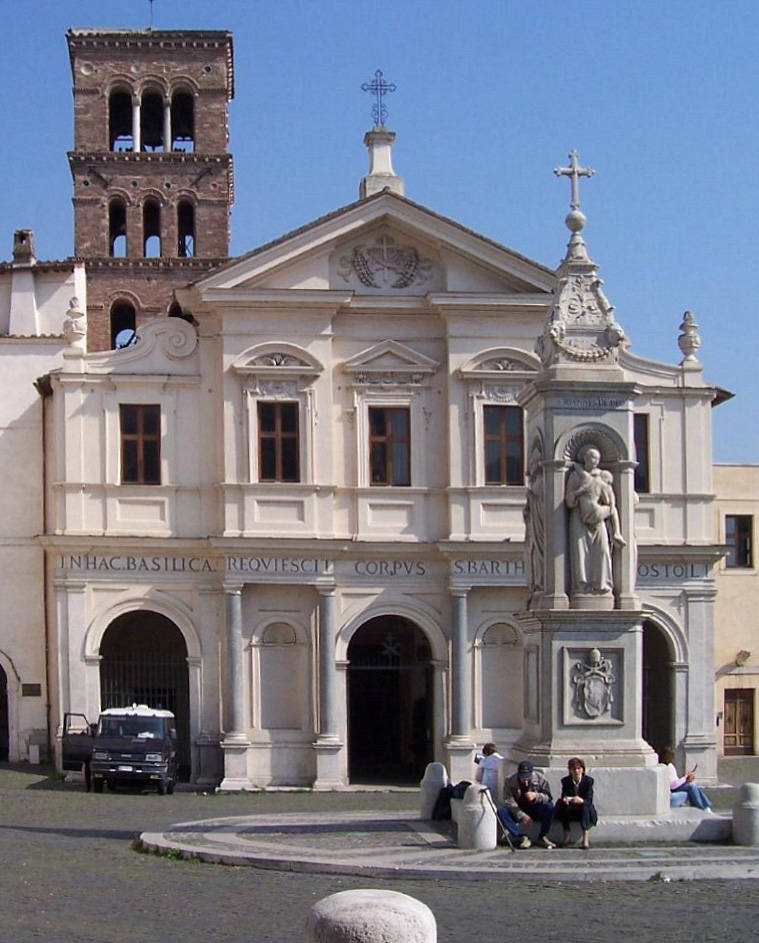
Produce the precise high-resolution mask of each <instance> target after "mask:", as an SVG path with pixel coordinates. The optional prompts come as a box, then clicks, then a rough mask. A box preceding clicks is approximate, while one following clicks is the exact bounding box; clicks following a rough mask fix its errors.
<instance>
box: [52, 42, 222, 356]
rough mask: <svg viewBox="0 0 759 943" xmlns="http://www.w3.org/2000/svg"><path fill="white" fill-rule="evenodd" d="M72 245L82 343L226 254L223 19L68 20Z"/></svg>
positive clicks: (146, 314)
mask: <svg viewBox="0 0 759 943" xmlns="http://www.w3.org/2000/svg"><path fill="white" fill-rule="evenodd" d="M67 40H68V47H69V57H70V61H71V71H72V75H73V83H74V86H73V90H74V150H73V151H70V152H69V155H68V156H69V165H70V167H71V175H72V178H73V186H74V196H73V202H74V254H75V256H76V257H77V258H79V259H81V260H83V261H85V262H86V265H87V280H88V292H87V299H88V311H87V315H88V317H87V322H88V332H89V334H88V348H89V349H90V350H107V349H108V348H112V347H116V346H123V345H125V344H127V343H129V342H130V340H131V339H132V338H133V337H134V332H135V330H136V329H138V328H139V325H140V324H141V323H142V322H144V321H146V320H149V319H151V318H154V317H156V316H160V315H182V316H188V315H189V312H183V311H182V310H181V309H180V308H179V307H178V306H177V305H176V304H175V303H174V302H173V291H174V289H176V288H178V287H180V286H181V285H184V284H186V283H187V282H189V281H193V280H194V279H196V278H199V277H200V276H201V275H202V274H203V273H205V272H207V271H209V270H210V269H212V268H213V267H214V266H216V265H218V264H219V263H220V262H221V261H223V260H225V259H226V258H227V257H228V254H229V213H230V208H231V205H232V201H233V175H232V157H231V155H230V153H229V151H228V150H227V145H228V137H229V135H228V106H229V102H230V101H231V99H232V97H233V95H234V79H233V67H232V35H231V33H228V32H224V31H179V30H144V31H132V30H97V29H72V30H69V32H68V34H67Z"/></svg>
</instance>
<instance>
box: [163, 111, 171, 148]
mask: <svg viewBox="0 0 759 943" xmlns="http://www.w3.org/2000/svg"><path fill="white" fill-rule="evenodd" d="M170 150H171V99H170V98H164V100H163V151H164V153H165V154H168V153H169V151H170Z"/></svg>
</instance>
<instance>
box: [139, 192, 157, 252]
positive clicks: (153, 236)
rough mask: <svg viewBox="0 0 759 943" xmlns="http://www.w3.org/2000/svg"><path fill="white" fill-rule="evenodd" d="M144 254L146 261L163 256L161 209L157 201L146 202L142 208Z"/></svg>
mask: <svg viewBox="0 0 759 943" xmlns="http://www.w3.org/2000/svg"><path fill="white" fill-rule="evenodd" d="M142 254H143V255H144V256H145V258H146V259H157V258H160V255H161V207H160V206H159V205H158V201H157V200H145V203H144V204H143V207H142Z"/></svg>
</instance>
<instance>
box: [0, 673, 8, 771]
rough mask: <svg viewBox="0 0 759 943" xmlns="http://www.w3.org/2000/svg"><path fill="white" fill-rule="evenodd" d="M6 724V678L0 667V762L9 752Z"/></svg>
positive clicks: (5, 758)
mask: <svg viewBox="0 0 759 943" xmlns="http://www.w3.org/2000/svg"><path fill="white" fill-rule="evenodd" d="M9 730H10V724H9V723H8V676H7V675H6V673H5V672H4V671H3V669H2V666H0V761H2V762H7V761H8V756H9V752H10V733H9Z"/></svg>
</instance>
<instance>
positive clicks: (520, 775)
mask: <svg viewBox="0 0 759 943" xmlns="http://www.w3.org/2000/svg"><path fill="white" fill-rule="evenodd" d="M498 818H499V820H500V822H501V824H502V825H503V827H504V828H505V829H506V831H508V833H509V834H510V835H511V836H513V837H514V838H515V839H516V846H517V848H529V847H530V844H531V843H530V839H529V838H528V837H527V836H526V835H525V834H524V832H523V831H522V825H529V823H530V822H533V821H534V822H538V823H539V825H540V833H539V834H538V843H539V844H541V845H542V846H543V847H544V848H555V847H556V846H555V845H554V843H553V842H552V841H551V840H550V839H549V837H548V832H549V829H550V828H551V823H552V822H553V800H552V797H551V787H550V786H549V785H548V782H547V781H546V780H545V779H544V778H543V777H542V776H541V775H540V774H539V773H536V772H535V770H534V768H533V765H532V763H530V761H529V760H523V761H522V762H521V763H520V764H519V766H518V767H517V771H516V773H514V774H513V775H511V776H509V777H508V779H507V780H506V782H505V783H504V784H503V805H502V806H500V807H499V809H498Z"/></svg>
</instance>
